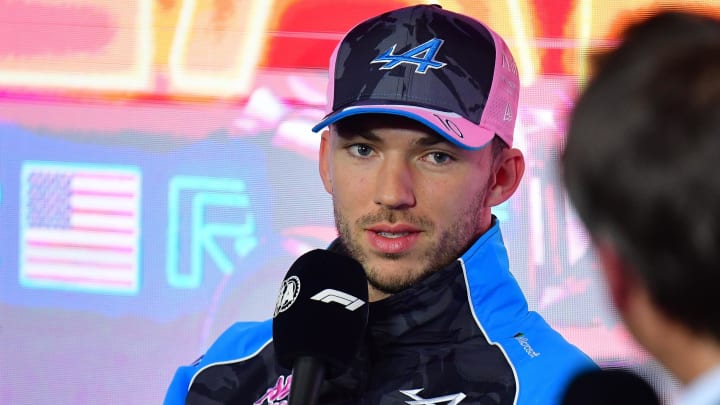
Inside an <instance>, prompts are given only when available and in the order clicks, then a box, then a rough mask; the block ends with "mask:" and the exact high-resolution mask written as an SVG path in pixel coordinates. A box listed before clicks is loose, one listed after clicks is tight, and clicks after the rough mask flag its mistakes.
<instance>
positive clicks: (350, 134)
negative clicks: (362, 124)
mask: <svg viewBox="0 0 720 405" xmlns="http://www.w3.org/2000/svg"><path fill="white" fill-rule="evenodd" d="M335 132H336V133H337V134H338V136H339V137H340V138H343V139H352V138H363V139H366V140H368V141H373V142H379V141H380V140H381V139H380V137H379V136H377V135H375V133H373V131H371V130H368V129H361V130H352V131H340V130H336V131H335Z"/></svg>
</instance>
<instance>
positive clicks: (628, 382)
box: [561, 368, 660, 405]
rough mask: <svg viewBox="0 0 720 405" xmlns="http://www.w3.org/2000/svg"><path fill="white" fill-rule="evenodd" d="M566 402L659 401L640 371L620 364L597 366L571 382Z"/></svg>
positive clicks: (653, 404) (655, 404) (642, 404)
mask: <svg viewBox="0 0 720 405" xmlns="http://www.w3.org/2000/svg"><path fill="white" fill-rule="evenodd" d="M561 404H562V405H601V404H602V405H606V404H613V405H624V404H628V405H630V404H632V405H659V404H660V399H659V398H658V396H657V394H656V393H655V390H654V389H653V388H652V387H651V386H650V384H648V383H647V382H646V381H645V380H644V379H642V378H641V377H640V376H638V375H637V374H635V373H633V372H631V371H629V370H624V369H620V368H615V369H605V370H593V371H589V372H585V373H581V374H579V375H578V376H576V377H575V378H574V379H573V380H572V381H571V382H570V384H569V385H568V388H567V390H566V391H565V394H564V396H563V401H562V403H561Z"/></svg>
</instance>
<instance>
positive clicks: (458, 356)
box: [165, 221, 596, 405]
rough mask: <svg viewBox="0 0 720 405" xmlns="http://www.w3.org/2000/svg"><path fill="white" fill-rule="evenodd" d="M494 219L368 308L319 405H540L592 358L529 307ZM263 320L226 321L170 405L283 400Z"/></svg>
mask: <svg viewBox="0 0 720 405" xmlns="http://www.w3.org/2000/svg"><path fill="white" fill-rule="evenodd" d="M508 267H509V263H508V258H507V253H506V250H505V246H504V244H503V240H502V236H501V233H500V228H499V225H498V221H495V223H494V225H493V226H492V227H491V228H490V229H489V230H488V231H487V232H486V233H485V234H484V235H483V236H481V237H480V238H479V239H478V240H477V241H476V242H475V243H474V244H473V246H472V247H471V248H470V249H468V251H467V252H466V253H465V254H463V255H462V257H460V258H459V259H458V260H457V261H455V262H454V263H452V264H450V265H449V266H447V268H445V269H443V270H441V271H439V272H437V273H435V274H433V275H432V276H430V277H428V278H427V279H425V280H424V281H423V282H422V283H420V284H419V285H417V286H415V287H413V288H411V289H408V290H406V291H403V292H401V293H399V294H396V295H393V296H392V297H389V298H388V299H385V300H382V301H379V302H374V303H371V306H370V318H369V324H368V332H367V336H366V338H365V343H364V345H363V348H362V350H361V351H360V353H359V354H358V356H357V358H356V359H355V362H354V363H353V364H352V365H351V367H350V368H349V370H348V371H347V372H346V373H345V374H343V375H341V376H339V377H337V378H334V379H331V380H328V381H325V382H324V383H323V385H322V387H321V393H320V404H322V405H341V404H342V405H350V404H353V405H354V404H363V405H396V404H415V405H420V404H427V405H429V404H442V405H456V404H461V405H471V404H482V405H485V404H487V405H500V404H502V405H513V404H517V405H528V404H538V405H540V404H541V405H548V404H556V403H559V400H560V399H559V398H560V397H561V395H562V392H563V390H564V388H565V386H566V385H567V383H568V382H569V380H570V379H571V378H572V376H573V375H575V374H576V373H578V372H579V371H584V370H587V369H589V368H595V367H596V366H595V364H594V363H593V361H592V360H591V359H590V358H589V357H588V356H586V355H585V354H584V353H582V352H581V351H580V350H579V349H578V348H576V347H575V346H573V345H571V344H570V343H568V342H567V341H566V340H565V339H564V338H563V337H562V336H561V335H560V334H558V333H557V332H556V331H555V330H553V329H552V328H551V327H550V326H549V325H548V324H547V323H546V321H545V320H544V319H543V318H542V317H541V316H540V315H539V314H537V313H535V312H533V311H528V306H527V302H526V300H525V297H524V296H523V294H522V291H521V289H520V287H519V286H518V284H517V282H516V280H515V278H514V277H513V276H512V274H511V273H510V271H509V269H508ZM271 322H272V321H271V320H268V321H265V322H241V323H236V324H235V325H233V326H232V327H230V328H229V329H228V330H227V331H225V332H224V333H223V334H222V335H221V336H220V337H219V338H218V339H217V340H216V341H215V343H213V345H212V346H211V347H210V348H209V349H208V350H207V352H206V353H205V355H204V356H203V357H202V358H201V359H200V360H198V361H196V362H195V363H194V364H192V365H190V366H184V367H180V368H179V369H178V371H177V372H176V375H175V378H174V379H173V381H172V383H171V385H170V387H169V389H168V392H167V395H166V398H165V404H166V405H174V404H243V405H250V404H254V405H271V404H277V405H286V404H287V400H288V394H289V392H290V385H291V383H292V375H291V373H292V371H291V370H288V369H284V368H282V367H280V366H279V365H277V364H276V362H275V360H274V353H273V343H272V323H271Z"/></svg>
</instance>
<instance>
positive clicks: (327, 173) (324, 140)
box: [319, 129, 332, 194]
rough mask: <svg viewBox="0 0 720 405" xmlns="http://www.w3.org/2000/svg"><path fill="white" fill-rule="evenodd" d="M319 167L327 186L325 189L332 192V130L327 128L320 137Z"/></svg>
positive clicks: (321, 176) (324, 183) (324, 184)
mask: <svg viewBox="0 0 720 405" xmlns="http://www.w3.org/2000/svg"><path fill="white" fill-rule="evenodd" d="M319 154H320V156H319V169H320V178H321V179H322V182H323V186H324V187H325V191H327V192H328V193H330V194H332V174H331V170H330V169H331V168H332V162H331V161H330V159H331V151H330V131H329V130H327V129H326V130H325V131H323V133H322V135H321V137H320V152H319Z"/></svg>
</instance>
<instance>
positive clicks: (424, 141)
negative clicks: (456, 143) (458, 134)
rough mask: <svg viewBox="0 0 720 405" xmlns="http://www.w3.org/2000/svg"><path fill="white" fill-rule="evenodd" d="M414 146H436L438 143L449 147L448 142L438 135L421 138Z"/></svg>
mask: <svg viewBox="0 0 720 405" xmlns="http://www.w3.org/2000/svg"><path fill="white" fill-rule="evenodd" d="M415 143H416V144H418V145H419V146H433V145H437V144H439V143H443V144H448V145H451V143H450V142H448V140H447V139H445V138H443V137H442V136H440V135H434V134H433V135H427V136H423V137H422V138H419V139H418V140H417V141H415Z"/></svg>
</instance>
